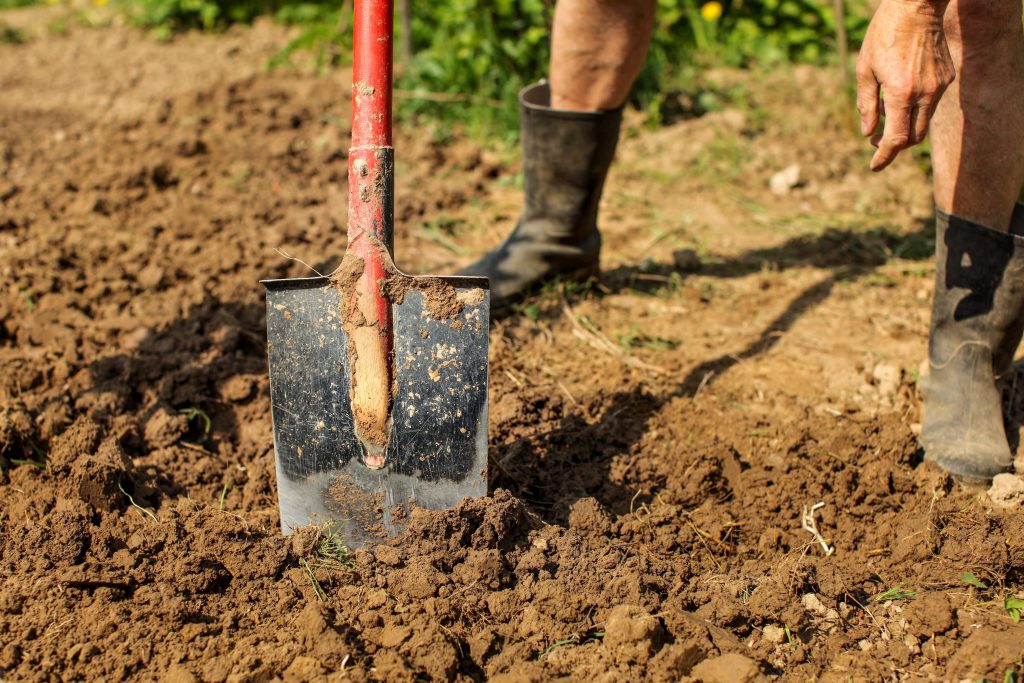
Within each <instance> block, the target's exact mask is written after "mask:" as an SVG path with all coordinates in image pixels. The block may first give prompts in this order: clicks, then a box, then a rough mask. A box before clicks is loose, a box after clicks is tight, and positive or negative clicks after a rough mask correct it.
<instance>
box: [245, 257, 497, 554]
mask: <svg viewBox="0 0 1024 683" xmlns="http://www.w3.org/2000/svg"><path fill="white" fill-rule="evenodd" d="M401 277H403V278H405V281H406V282H407V283H408V284H409V286H408V287H407V291H406V292H405V293H404V296H403V297H402V301H401V303H393V304H392V307H391V310H392V314H393V325H394V328H393V329H394V365H393V375H394V393H393V404H392V411H391V418H392V427H391V429H392V431H391V435H390V439H389V441H388V445H387V449H386V454H385V466H384V467H383V468H382V469H370V468H369V467H367V466H366V465H365V464H364V462H363V459H362V450H361V446H360V443H359V441H358V439H357V437H356V435H355V432H354V428H355V425H354V419H353V414H352V406H351V399H350V388H351V381H352V379H351V374H350V367H349V352H348V346H349V345H348V337H347V335H346V334H345V330H344V328H343V325H342V320H341V315H340V313H339V311H340V310H341V306H340V298H339V290H338V288H337V287H336V286H335V284H334V283H333V282H332V281H331V280H330V279H329V278H319V277H317V278H299V279H287V280H268V281H265V282H264V283H263V284H264V285H265V286H266V287H267V337H268V342H269V343H268V350H269V360H270V398H271V410H272V413H273V422H274V450H275V453H276V458H277V485H278V500H279V503H280V509H281V527H282V529H283V531H284V533H285V534H287V533H289V532H290V531H291V530H292V529H295V528H297V527H301V526H305V525H308V524H322V523H326V522H328V521H330V522H332V523H333V524H334V530H335V531H336V532H337V533H339V534H340V535H341V537H342V538H343V539H344V541H345V543H346V544H348V545H349V546H350V547H358V546H360V545H363V544H364V543H366V542H368V541H373V540H380V539H382V538H386V537H387V536H389V535H393V534H395V533H397V532H399V531H400V530H401V529H402V528H403V526H404V524H405V521H406V519H407V518H408V515H409V513H410V508H411V507H413V506H417V507H421V508H427V509H445V508H450V507H453V506H454V505H455V504H457V503H458V502H459V501H460V500H461V499H462V498H463V497H467V496H469V497H475V496H482V495H485V494H486V493H487V473H486V469H487V335H488V319H489V312H490V311H489V296H488V295H489V293H488V290H487V281H486V279H480V278H465V277H443V278H436V277H408V276H401ZM439 286H440V287H443V288H444V289H445V290H447V292H448V295H449V297H451V296H452V295H454V300H455V301H457V302H458V308H459V310H458V312H457V313H455V314H454V315H452V314H451V311H449V312H448V314H447V315H448V317H443V318H440V319H439V318H437V317H435V315H433V314H432V313H431V310H430V308H431V307H430V306H429V305H428V304H429V302H428V297H429V296H430V295H429V292H430V291H431V290H436V289H437V288H438V287H439Z"/></svg>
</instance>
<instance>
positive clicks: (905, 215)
mask: <svg viewBox="0 0 1024 683" xmlns="http://www.w3.org/2000/svg"><path fill="white" fill-rule="evenodd" d="M62 11H63V10H59V9H47V10H45V11H41V10H38V9H36V10H27V11H25V10H22V11H17V12H7V13H4V14H3V15H2V16H0V18H2V19H3V20H4V21H5V22H7V23H9V24H11V25H16V26H19V27H21V29H22V30H23V31H24V32H25V34H26V35H27V36H28V37H29V40H28V42H26V43H25V44H22V45H4V46H0V91H2V92H3V98H2V101H0V202H2V203H0V275H2V286H0V678H2V679H3V680H11V681H22V680H25V681H36V680H38V681H50V680H53V681H58V680H59V681H72V680H87V681H94V680H168V681H182V682H184V681H270V680H286V681H306V680H348V679H351V680H354V681H407V680H439V681H448V680H458V681H470V680H484V679H486V678H489V679H493V680H501V681H542V680H557V679H561V680H595V681H622V680H652V681H678V680H691V679H692V680H704V681H734V680H735V681H742V680H751V681H752V680H761V679H765V678H767V679H771V678H780V679H783V680H801V681H802V680H821V681H833V680H834V681H848V680H855V681H881V680H918V679H925V680H929V679H931V680H952V681H959V680H961V679H970V680H977V679H980V678H988V679H989V680H993V681H1003V680H1004V676H1006V675H1007V674H1006V672H1007V671H1008V670H1012V669H1014V667H1016V670H1017V671H1018V675H1020V668H1021V657H1022V654H1024V625H1015V623H1014V621H1013V619H1012V618H1011V614H1010V613H1009V612H1008V611H1007V610H1006V609H1005V608H1004V600H1005V599H1006V598H1007V597H1008V596H1013V595H1021V590H1022V588H1024V586H1022V581H1024V515H1022V513H1021V511H1020V510H1019V509H1016V510H1014V509H1004V508H1000V507H998V506H996V505H995V504H994V503H993V501H992V500H991V499H990V497H989V496H988V495H987V494H986V492H984V491H978V490H972V489H968V488H964V487H962V486H961V485H959V484H957V483H956V482H954V481H952V480H950V478H949V477H947V476H945V475H944V474H942V473H941V472H938V471H936V470H934V469H932V468H930V467H929V466H927V465H924V464H922V463H921V462H920V460H919V456H918V454H917V447H916V442H915V430H916V429H918V428H919V426H918V425H919V422H920V402H919V398H918V394H917V388H916V385H917V380H918V378H919V374H918V370H919V368H920V362H921V360H922V359H923V358H924V356H925V344H926V341H925V340H926V333H927V314H928V302H929V297H930V291H931V277H932V274H933V272H934V271H933V267H932V264H931V261H930V258H929V253H930V249H931V248H932V246H933V238H932V236H931V229H932V225H931V223H930V218H929V189H928V182H927V178H926V177H925V173H924V171H922V168H921V165H920V163H919V162H918V161H916V160H915V159H913V158H910V157H909V156H907V158H905V159H902V160H901V161H900V162H899V163H898V164H897V165H896V166H895V167H894V168H893V169H891V170H890V171H888V172H886V173H885V174H882V175H875V176H872V175H870V174H869V173H868V172H867V170H866V169H867V160H868V158H869V151H868V150H866V149H865V146H864V144H863V143H862V142H861V141H859V140H857V138H856V137H855V136H854V135H853V134H852V130H851V126H850V120H849V114H848V111H847V109H846V108H845V106H844V105H843V102H844V100H843V97H842V95H841V91H840V89H839V87H838V86H837V85H836V84H835V80H836V79H835V76H834V73H832V72H829V71H825V70H818V69H810V68H796V69H783V70H778V71H775V72H773V73H771V74H760V75H757V74H750V73H734V72H728V71H722V72H718V71H712V72H710V73H708V74H707V75H706V76H705V81H706V83H705V84H706V86H707V87H708V88H710V89H711V91H713V92H714V93H717V97H718V99H719V101H720V102H721V103H722V106H720V107H718V108H717V109H716V110H715V111H712V112H709V113H704V114H703V115H700V116H697V114H698V113H700V112H698V111H695V110H694V108H693V107H692V106H689V100H687V99H686V98H682V99H680V101H679V104H680V107H679V108H678V109H679V112H680V114H681V115H680V116H679V117H678V120H676V121H673V122H671V123H670V124H669V125H666V126H664V127H662V128H660V129H657V130H653V129H650V128H647V127H645V124H644V122H643V119H642V117H641V116H640V115H639V114H636V113H631V114H630V116H628V117H627V126H626V127H627V132H626V134H625V135H624V137H623V142H622V144H621V146H620V155H619V162H618V163H617V165H616V166H615V168H614V170H613V172H612V174H611V177H610V178H609V182H608V191H607V193H606V196H605V199H604V203H603V209H602V229H603V232H604V236H605V249H604V252H603V255H602V259H603V262H602V266H603V271H604V272H603V276H602V279H601V280H600V281H599V282H593V283H590V284H588V285H586V286H572V287H568V286H563V287H550V288H548V289H547V290H545V291H544V292H542V293H540V294H539V295H538V296H537V297H535V298H534V299H532V300H530V301H528V302H527V303H526V305H524V306H522V307H520V309H519V310H518V312H517V313H516V314H515V315H513V316H511V317H510V318H508V319H506V320H503V321H500V322H497V323H496V324H495V325H494V326H493V328H492V330H493V331H492V335H491V346H492V353H491V385H490V406H491V420H490V454H491V469H490V472H491V481H492V494H491V495H490V496H488V497H486V498H483V499H479V500H470V501H466V502H464V503H463V504H462V505H461V506H460V507H459V508H457V509H455V510H452V511H448V512H444V513H431V514H427V513H421V512H417V513H416V514H414V515H413V517H412V519H411V522H410V528H409V531H408V533H407V534H406V535H405V536H403V537H401V538H398V539H395V540H394V541H392V542H389V543H386V544H383V545H380V546H378V547H376V548H371V549H362V550H358V551H354V552H351V553H347V554H345V553H342V552H339V548H338V547H337V543H336V541H337V539H335V538H333V537H332V536H331V535H330V533H329V532H324V531H321V532H320V533H319V535H318V534H317V532H315V531H314V530H309V531H308V532H306V533H299V534H297V535H295V536H294V537H292V538H283V537H282V536H281V535H280V533H279V529H278V519H277V505H276V493H275V482H274V463H273V457H274V455H273V447H272V435H271V423H270V410H269V408H270V406H269V398H268V380H267V376H266V375H267V367H266V357H265V331H264V314H263V293H262V290H261V287H260V286H259V284H258V280H259V279H261V278H268V277H286V276H300V275H305V274H309V273H310V270H309V268H308V267H307V266H306V265H303V264H302V263H299V262H298V261H295V260H290V259H288V258H286V257H285V256H284V254H287V255H290V256H293V257H295V258H299V259H302V260H303V261H305V262H306V263H308V264H309V266H310V267H312V268H316V269H317V270H320V271H321V272H328V271H330V270H331V269H333V268H334V267H336V266H337V264H338V263H340V261H341V256H342V252H343V249H344V243H343V235H344V227H345V215H346V213H345V201H346V200H345V196H346V150H347V137H348V130H347V120H348V105H347V99H348V84H347V81H346V79H347V76H346V75H345V73H344V72H343V71H342V72H337V73H332V74H328V75H324V76H314V75H309V74H304V73H301V72H299V71H272V72H268V71H266V70H265V69H264V64H265V62H266V60H267V58H268V56H270V55H271V54H273V53H274V51H275V50H277V49H279V47H280V46H281V45H282V44H283V42H284V41H285V39H286V35H285V33H284V32H283V30H282V29H279V28H277V27H274V26H270V25H263V24H260V25H257V26H256V27H254V28H251V29H244V30H238V31H232V32H229V33H228V34H226V35H220V36H191V35H190V36H184V37H181V38H178V39H176V40H174V41H172V42H169V43H158V42H155V41H153V40H151V39H150V38H148V37H146V36H145V35H142V34H140V33H137V32H134V31H132V30H129V29H126V28H119V27H117V26H107V27H104V28H84V27H79V26H77V25H75V23H74V22H71V25H70V28H67V27H60V26H58V25H56V24H53V23H52V22H53V20H54V19H55V18H59V16H60V14H59V13H60V12H62ZM47 26H50V28H51V30H50V31H47V30H46V27H47ZM509 106H513V103H509ZM397 149H398V154H397V156H398V159H399V161H398V167H397V184H398V189H397V198H396V201H397V207H398V208H397V211H396V215H397V218H398V237H397V251H398V254H397V260H398V263H399V265H400V266H401V267H402V268H403V270H406V271H409V272H424V273H439V272H453V271H454V270H455V269H456V268H457V267H458V266H459V265H460V264H463V263H465V262H467V261H468V260H470V259H471V258H472V257H473V255H474V254H475V253H477V252H478V251H480V250H482V249H483V248H485V247H486V246H487V245H490V244H493V243H494V242H495V241H497V240H498V239H500V237H501V236H502V235H503V234H504V233H505V232H506V231H507V230H508V229H509V228H510V227H511V225H512V224H513V222H514V220H515V215H516V211H517V203H518V201H519V198H518V197H519V196H518V190H517V189H516V186H517V183H518V181H519V178H520V176H519V175H518V171H519V166H518V163H517V161H516V160H515V157H514V155H513V154H503V153H499V152H495V151H489V150H488V149H487V148H486V147H485V146H481V145H480V144H479V143H477V142H474V141H471V140H468V139H465V138H464V137H462V136H459V135H458V134H456V135H455V136H454V138H452V137H451V136H442V135H437V134H435V133H434V131H433V130H432V128H431V127H430V125H429V124H426V123H420V124H416V123H408V122H407V123H405V125H404V126H402V127H400V132H399V134H398V140H397ZM792 164H799V165H800V171H799V174H798V177H797V178H796V179H795V180H796V181H797V182H795V183H789V184H788V185H795V186H794V187H788V189H787V188H780V192H781V193H780V194H775V193H773V192H771V191H770V190H769V183H768V181H769V178H770V177H771V176H772V175H773V174H775V173H776V172H777V171H779V170H781V169H784V168H785V167H787V166H790V165H792ZM207 418H208V420H209V421H208V422H207ZM819 503H820V504H821V505H818V504H819ZM812 506H814V507H813V508H812ZM812 509H813V512H812ZM805 510H806V511H807V512H808V514H811V515H812V516H813V519H814V520H815V524H816V525H817V528H818V529H819V530H820V533H821V535H822V537H823V539H824V542H825V543H826V544H827V545H828V546H829V547H831V548H834V550H833V552H831V553H829V554H826V552H825V549H824V547H823V546H822V545H821V544H820V543H818V542H817V541H816V540H815V539H814V537H813V535H812V534H811V533H810V532H808V531H806V530H804V529H802V528H801V517H802V513H803V512H804V511H805ZM966 572H969V573H970V574H971V575H973V580H971V578H972V577H970V576H968V577H965V573H966ZM972 584H973V585H972ZM1005 680H1011V679H1009V678H1006V679H1005Z"/></svg>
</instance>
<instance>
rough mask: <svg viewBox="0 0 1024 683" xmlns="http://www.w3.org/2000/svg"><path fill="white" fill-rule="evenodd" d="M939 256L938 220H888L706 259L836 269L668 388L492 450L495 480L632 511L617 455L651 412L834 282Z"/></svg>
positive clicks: (557, 514)
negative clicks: (613, 473)
mask: <svg viewBox="0 0 1024 683" xmlns="http://www.w3.org/2000/svg"><path fill="white" fill-rule="evenodd" d="M933 253H934V222H932V221H922V222H921V223H920V224H919V225H918V226H917V227H916V229H915V230H913V231H912V232H910V233H906V234H901V233H898V232H896V231H894V230H892V229H889V228H886V227H878V228H874V229H871V230H867V231H863V230H851V229H839V228H830V229H828V230H825V231H824V232H822V233H820V234H815V235H799V236H797V237H794V238H793V239H790V240H788V241H787V242H785V243H784V244H782V245H780V246H778V247H772V248H768V249H756V250H751V251H748V252H745V253H743V254H740V255H738V256H736V257H734V258H725V259H711V260H709V261H708V262H707V263H705V264H702V266H701V268H700V271H699V272H700V274H701V275H703V276H710V277H716V278H734V277H742V276H744V275H750V274H753V273H758V272H762V271H764V270H775V271H781V270H787V269H793V268H802V267H815V268H822V269H827V270H829V271H831V273H830V274H829V275H827V276H825V277H824V278H823V279H822V280H820V281H819V282H816V283H815V284H813V285H811V286H809V287H807V288H806V289H804V290H803V291H802V292H800V293H799V294H798V295H797V296H796V297H794V298H793V299H792V300H791V301H790V302H789V304H788V305H787V306H786V308H785V310H784V311H782V313H780V314H779V315H778V316H777V317H776V318H775V319H774V320H772V321H771V322H770V323H769V324H768V325H767V326H766V327H765V328H764V329H763V330H762V331H761V333H760V334H759V335H758V336H757V338H755V339H754V340H753V341H751V342H749V343H748V344H747V345H746V347H745V348H743V349H741V350H738V351H729V352H726V353H723V354H721V355H720V356H718V357H716V358H711V359H708V360H706V361H703V362H701V363H699V364H698V365H696V366H695V367H693V368H691V369H690V370H689V371H688V372H686V374H685V375H684V376H683V377H682V378H681V379H680V380H679V381H678V382H677V383H675V384H674V386H672V387H671V388H670V389H669V390H667V391H663V392H660V393H659V394H657V395H655V394H653V393H651V392H650V391H649V390H648V389H646V388H644V387H635V388H632V389H630V390H628V391H622V392H617V393H615V394H613V395H611V396H609V397H607V398H604V399H603V400H601V401H600V403H601V406H600V415H595V416H592V417H593V418H594V419H593V420H588V419H587V418H588V417H591V416H590V415H588V414H587V411H588V410H589V411H591V412H592V411H594V410H595V407H594V406H590V407H589V408H586V407H584V408H581V409H573V410H568V411H566V412H565V415H564V417H562V418H561V421H560V423H558V424H557V425H555V426H554V427H553V428H552V429H550V430H548V431H546V432H543V433H540V434H536V435H534V434H530V435H528V436H525V437H523V438H521V439H518V440H515V441H513V442H512V443H509V444H507V445H498V446H496V447H494V448H493V449H492V460H493V461H494V462H495V463H496V467H495V468H494V471H495V476H494V477H493V480H494V482H495V485H497V486H502V487H504V488H508V489H510V490H512V491H513V492H515V493H517V494H518V495H521V496H522V497H524V498H526V499H528V500H530V501H531V503H532V504H534V505H535V506H537V507H538V508H539V511H540V512H541V514H542V515H544V516H545V518H547V519H548V521H551V522H555V523H561V524H564V523H565V522H566V520H567V515H568V510H569V508H570V507H571V505H572V503H573V502H575V501H576V500H578V499H579V498H582V497H586V496H593V497H595V498H597V499H598V500H599V501H601V502H602V503H603V504H604V505H606V506H608V507H609V508H610V509H612V510H614V511H615V512H617V513H619V514H621V513H623V512H625V511H628V509H629V504H630V502H631V501H632V498H633V495H634V492H632V491H630V490H627V489H625V488H624V487H621V486H617V485H615V484H613V483H611V481H610V478H609V470H610V467H611V465H612V460H613V459H614V458H615V457H616V456H618V455H621V454H622V453H626V452H629V451H630V450H631V449H632V448H634V447H635V446H636V445H637V444H638V442H639V441H640V439H641V438H642V437H643V435H644V434H646V433H647V432H648V431H649V428H650V427H649V423H650V420H651V418H652V417H653V416H655V415H656V414H657V413H658V412H659V411H660V410H661V409H662V408H663V407H664V406H665V405H666V404H667V403H669V402H670V401H672V400H674V399H677V398H691V399H692V398H694V397H695V396H696V395H697V394H699V393H700V392H701V391H702V390H704V389H705V388H706V387H707V386H709V385H711V384H713V383H714V382H715V381H717V380H718V379H719V378H721V377H722V376H723V375H724V374H725V373H727V372H728V371H729V370H730V368H732V367H733V366H735V365H737V364H738V363H740V362H742V361H745V360H749V359H751V358H755V357H757V356H760V355H762V354H764V353H766V352H767V351H769V350H770V349H771V348H772V347H774V346H775V345H776V344H778V342H779V341H780V340H781V339H782V338H783V336H785V334H786V333H787V332H788V331H789V330H790V329H791V328H792V327H793V325H794V324H795V323H796V322H797V321H798V320H799V319H800V318H801V317H803V316H804V315H806V314H807V313H808V312H810V311H812V310H813V309H815V308H816V307H818V306H819V305H821V304H822V303H823V302H824V301H826V300H827V299H828V298H829V296H830V294H831V293H832V290H833V288H834V287H835V285H836V283H837V282H840V281H842V280H850V279H857V278H863V277H868V276H871V275H873V274H875V273H876V271H877V270H878V269H879V268H880V267H881V266H883V265H885V264H886V263H888V262H889V261H890V260H892V259H894V258H900V259H905V260H913V261H923V260H927V259H929V258H931V256H932V254H933ZM652 275H654V276H655V277H651V276H652ZM673 280H674V281H675V282H673ZM681 282H682V274H681V273H680V271H678V270H677V269H674V268H672V267H670V266H667V265H658V266H655V267H653V268H646V269H641V268H639V267H636V266H622V267H619V268H616V269H613V270H611V271H608V272H606V273H604V274H603V275H602V281H601V284H602V285H603V287H602V289H603V290H604V291H605V292H608V293H618V292H623V291H626V290H632V291H639V292H643V293H649V294H655V293H657V292H658V290H661V289H663V288H665V287H671V286H678V284H680V283H681ZM591 291H593V290H591ZM584 295H586V294H584ZM599 296H600V295H599ZM563 314H564V313H563V312H562V310H561V308H558V307H556V308H553V309H552V310H551V315H552V316H553V317H559V316H561V315H563ZM1022 386H1024V383H1022ZM546 400H547V401H550V400H552V399H550V398H548V399H546ZM563 409H564V406H563ZM496 430H497V434H495V431H496ZM502 432H503V426H502V425H492V436H497V438H499V439H500V438H501V436H502ZM567 482H568V483H567Z"/></svg>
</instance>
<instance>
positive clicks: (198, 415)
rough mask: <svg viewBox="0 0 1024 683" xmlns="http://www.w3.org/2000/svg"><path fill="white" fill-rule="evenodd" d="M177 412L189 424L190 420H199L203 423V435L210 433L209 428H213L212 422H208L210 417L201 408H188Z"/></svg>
mask: <svg viewBox="0 0 1024 683" xmlns="http://www.w3.org/2000/svg"><path fill="white" fill-rule="evenodd" d="M178 412H179V413H181V414H182V415H184V416H185V419H187V420H188V421H189V422H191V421H192V420H201V421H202V423H203V433H204V434H209V433H210V428H211V427H213V422H211V421H210V416H209V415H207V414H206V411H204V410H202V409H201V408H196V407H189V408H182V409H181V410H179V411H178Z"/></svg>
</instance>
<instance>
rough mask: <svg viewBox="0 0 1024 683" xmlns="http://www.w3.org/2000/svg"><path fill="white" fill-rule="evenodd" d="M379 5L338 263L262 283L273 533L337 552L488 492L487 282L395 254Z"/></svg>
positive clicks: (355, 127)
mask: <svg viewBox="0 0 1024 683" xmlns="http://www.w3.org/2000/svg"><path fill="white" fill-rule="evenodd" d="M392 2H393V0H355V3H354V5H355V6H354V10H355V21H354V33H355V35H354V41H353V52H354V55H353V64H352V146H351V148H350V150H349V156H348V162H349V166H348V168H349V173H348V182H349V209H348V248H347V249H346V252H345V257H344V259H343V260H342V263H341V266H340V267H339V268H338V269H337V270H336V271H335V272H334V273H332V274H331V275H330V276H328V277H308V278H290V279H283V280H265V281H263V283H262V284H263V285H264V286H265V287H266V288H267V342H268V343H267V348H268V355H269V361H270V401H271V413H272V417H273V422H274V452H275V454H276V463H277V488H278V502H279V505H280V510H281V528H282V530H283V531H284V533H285V534H286V535H287V534H289V533H290V532H291V531H292V530H293V529H296V528H298V527H302V526H306V525H309V524H327V523H330V524H332V525H333V533H337V534H338V535H340V537H341V539H342V540H343V542H344V543H345V544H346V545H348V546H349V547H350V548H355V547H358V546H361V545H364V544H365V543H367V542H371V541H376V540H380V539H384V538H387V537H388V536H391V535H394V534H396V533H398V532H400V531H401V530H402V528H403V527H404V526H405V524H406V522H407V520H408V518H409V515H410V512H411V510H412V508H414V507H420V508H426V509H431V510H438V509H445V508H450V507H453V506H454V505H455V504H456V503H458V502H459V501H460V500H461V499H462V498H464V497H467V496H468V497H475V496H482V495H484V494H486V492H487V335H488V320H489V313H490V310H489V306H490V303H489V289H488V281H487V279H486V278H475V277H439V276H409V275H406V274H405V273H403V272H401V271H400V270H398V268H396V267H395V264H394V260H393V253H394V240H393V237H394V225H393V217H394V208H393V204H394V148H393V147H392V142H391V74H392V24H393V8H392Z"/></svg>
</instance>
